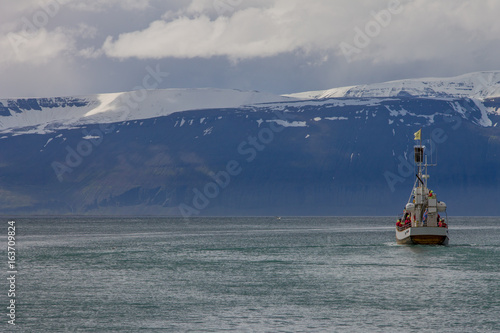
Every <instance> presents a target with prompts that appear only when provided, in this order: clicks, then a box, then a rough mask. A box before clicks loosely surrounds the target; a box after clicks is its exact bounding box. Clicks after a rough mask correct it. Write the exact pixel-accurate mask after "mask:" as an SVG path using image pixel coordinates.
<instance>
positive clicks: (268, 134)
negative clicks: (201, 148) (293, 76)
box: [178, 111, 295, 218]
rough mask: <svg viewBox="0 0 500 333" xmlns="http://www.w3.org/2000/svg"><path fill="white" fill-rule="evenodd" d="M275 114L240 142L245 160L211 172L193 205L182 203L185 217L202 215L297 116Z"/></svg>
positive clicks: (196, 190) (182, 213) (180, 208)
mask: <svg viewBox="0 0 500 333" xmlns="http://www.w3.org/2000/svg"><path fill="white" fill-rule="evenodd" d="M274 114H275V115H276V117H277V118H276V119H274V120H268V121H266V124H268V126H266V127H263V128H261V129H260V130H259V132H258V133H257V135H256V136H253V135H250V136H248V137H247V139H246V140H243V141H242V142H240V144H238V147H237V152H238V154H239V155H240V156H241V157H243V158H244V160H243V161H244V162H239V161H237V160H231V161H228V162H227V163H226V166H225V168H224V170H220V171H218V172H217V173H215V172H210V173H209V176H210V178H211V181H208V182H207V183H206V184H205V185H204V186H203V187H202V189H201V190H200V189H198V188H195V189H193V194H194V196H193V199H192V202H191V205H187V204H185V203H182V204H180V205H179V206H178V208H179V211H180V213H181V215H182V216H183V217H184V218H189V217H191V216H193V215H200V213H201V212H202V211H203V210H204V209H206V208H207V207H208V206H209V205H210V203H211V202H212V201H213V200H214V199H216V198H217V197H218V196H219V195H220V194H221V192H222V191H223V190H224V189H226V188H227V187H228V186H229V185H230V184H231V180H232V179H233V178H234V177H237V176H239V175H240V174H241V173H242V172H243V171H244V166H245V165H248V164H250V163H252V162H253V161H255V159H256V158H257V156H258V155H259V152H262V151H264V150H265V149H266V147H267V146H269V145H270V144H271V143H272V142H273V141H274V139H275V135H276V134H277V133H280V132H282V131H283V130H284V129H285V128H286V127H285V126H284V125H285V124H286V123H288V121H289V120H292V119H294V118H295V116H293V115H290V114H287V113H285V112H278V111H274Z"/></svg>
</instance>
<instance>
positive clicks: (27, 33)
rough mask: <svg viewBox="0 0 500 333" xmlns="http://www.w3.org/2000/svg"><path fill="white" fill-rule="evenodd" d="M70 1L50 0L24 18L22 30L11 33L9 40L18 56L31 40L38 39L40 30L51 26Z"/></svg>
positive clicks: (22, 19) (8, 35)
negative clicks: (50, 23) (62, 7)
mask: <svg viewBox="0 0 500 333" xmlns="http://www.w3.org/2000/svg"><path fill="white" fill-rule="evenodd" d="M66 2H68V0H48V1H43V2H41V3H40V8H39V9H38V10H37V11H35V12H34V13H33V14H32V15H29V16H28V17H27V16H23V17H22V18H21V23H22V28H21V31H19V32H17V33H16V32H9V33H8V34H7V39H8V40H9V42H10V45H11V46H12V48H13V49H14V52H15V53H16V54H17V56H19V55H20V48H21V47H22V46H23V45H25V44H26V43H28V42H29V41H30V40H32V39H34V38H36V37H37V36H38V34H39V33H40V30H41V29H43V28H45V27H46V26H47V24H49V22H50V19H52V18H54V17H55V16H56V15H57V14H58V13H59V11H60V10H61V6H62V5H64V4H66Z"/></svg>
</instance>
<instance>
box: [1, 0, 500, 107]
mask: <svg viewBox="0 0 500 333" xmlns="http://www.w3.org/2000/svg"><path fill="white" fill-rule="evenodd" d="M498 13H500V1H497V0H480V1H478V0H439V1H436V0H330V1H327V0H308V1H305V0H167V1H159V0H22V1H3V2H2V3H1V4H0V98H8V97H50V96H66V95H86V94H94V93H107V92H119V91H128V90H132V89H134V87H137V86H140V85H141V82H142V80H143V78H144V76H145V75H147V74H148V73H147V70H146V68H148V67H149V68H160V70H161V71H162V73H168V76H167V77H166V78H165V79H164V80H162V82H161V85H160V87H159V88H191V87H215V88H235V89H242V90H259V91H267V92H271V93H276V94H284V93H293V92H300V91H308V90H321V89H329V88H333V87H339V86H348V85H354V84H362V83H374V82H382V81H388V80H397V79H404V78H418V77H429V76H434V77H435V76H455V75H460V74H464V73H468V72H474V71H481V70H498V69H500V57H499V56H498V55H499V51H500V43H499V42H500V20H499V19H498Z"/></svg>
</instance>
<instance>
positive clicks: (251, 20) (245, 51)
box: [103, 0, 347, 59]
mask: <svg viewBox="0 0 500 333" xmlns="http://www.w3.org/2000/svg"><path fill="white" fill-rule="evenodd" d="M344 2H347V1H343V0H342V1H340V3H344ZM254 3H259V2H258V1H257V2H254ZM337 4H338V2H337ZM246 5H247V7H242V8H239V7H238V8H236V7H235V8H234V12H233V13H230V14H231V15H230V16H226V15H219V16H217V17H216V18H214V19H212V18H210V16H209V15H210V13H200V12H202V11H204V10H207V11H209V12H210V11H211V12H213V11H214V8H210V7H207V2H206V1H194V2H192V3H191V5H190V6H189V7H188V9H187V11H186V13H193V12H195V13H198V15H196V16H193V17H189V16H187V15H183V16H180V17H177V18H175V19H173V20H170V21H167V20H157V21H154V22H152V23H151V24H150V26H149V27H148V28H147V29H144V30H141V31H135V32H130V33H125V34H121V35H119V36H118V38H117V39H116V40H114V39H113V37H111V36H109V37H108V38H107V39H106V42H105V43H104V45H103V50H104V52H105V54H106V55H108V56H110V57H115V58H129V57H136V58H140V59H147V58H155V59H159V58H165V57H177V58H194V57H202V58H209V57H214V56H227V57H229V58H232V59H247V58H259V57H270V56H274V55H277V54H281V53H284V52H293V51H296V50H299V49H302V50H310V49H314V48H316V49H318V48H325V47H326V48H331V47H333V46H334V44H335V38H333V41H332V39H331V37H332V35H336V29H334V28H335V25H336V24H339V23H342V22H343V21H345V19H343V18H342V17H341V15H338V14H336V13H338V11H337V12H336V11H335V10H333V9H335V7H336V6H333V5H332V4H328V3H325V2H324V1H319V0H312V1H308V2H304V1H299V0H286V1H285V0H275V1H269V2H268V6H261V7H248V3H247V4H246ZM216 8H226V7H220V6H219V7H216ZM224 14H229V12H224ZM332 19H333V21H332ZM335 19H337V21H336V22H335ZM319 22H321V24H323V25H322V26H320V24H318V23H319Z"/></svg>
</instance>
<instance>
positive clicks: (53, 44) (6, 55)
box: [0, 28, 74, 65]
mask: <svg viewBox="0 0 500 333" xmlns="http://www.w3.org/2000/svg"><path fill="white" fill-rule="evenodd" d="M73 47H74V46H73V40H72V39H71V38H69V37H68V36H67V35H66V34H65V33H64V32H63V31H62V30H61V29H56V30H54V31H50V32H49V31H47V30H46V29H45V28H41V29H38V30H37V31H36V33H33V34H31V35H26V34H24V33H22V32H16V33H8V34H7V35H6V36H4V37H3V38H0V48H1V49H2V57H1V58H0V64H3V65H8V64H12V63H30V64H35V65H41V64H44V63H46V62H47V61H49V60H51V59H53V58H55V57H57V56H59V55H60V54H61V53H62V52H64V51H67V50H69V49H72V48H73Z"/></svg>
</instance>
